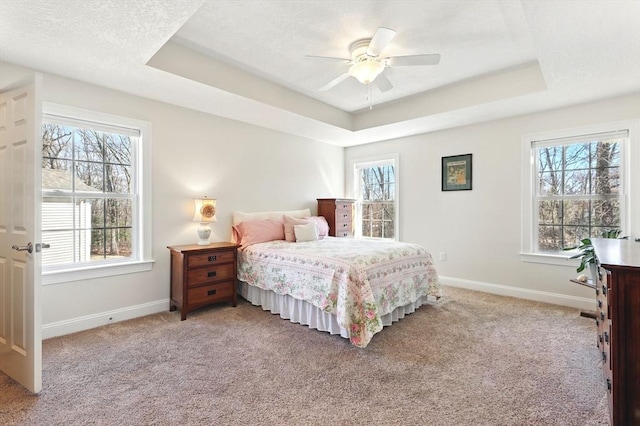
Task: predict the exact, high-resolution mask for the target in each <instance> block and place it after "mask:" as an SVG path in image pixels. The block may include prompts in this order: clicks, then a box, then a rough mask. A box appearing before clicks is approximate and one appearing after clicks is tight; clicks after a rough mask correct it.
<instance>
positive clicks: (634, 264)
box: [592, 238, 640, 426]
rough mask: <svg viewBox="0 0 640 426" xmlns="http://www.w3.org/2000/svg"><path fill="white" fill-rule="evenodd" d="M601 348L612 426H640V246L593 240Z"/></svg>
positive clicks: (614, 240) (602, 239)
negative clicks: (596, 267)
mask: <svg viewBox="0 0 640 426" xmlns="http://www.w3.org/2000/svg"><path fill="white" fill-rule="evenodd" d="M592 244H593V247H594V249H595V252H596V256H597V258H598V262H599V269H598V270H599V274H598V275H599V277H598V279H597V282H596V298H597V300H596V323H597V325H598V341H597V343H598V347H599V348H600V351H601V355H602V369H603V375H604V380H605V382H606V386H607V388H606V389H607V395H608V397H609V416H610V422H611V425H613V426H618V425H620V426H627V425H640V243H639V242H634V241H629V240H617V239H606V238H594V239H592Z"/></svg>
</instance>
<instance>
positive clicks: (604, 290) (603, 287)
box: [602, 286, 607, 295]
mask: <svg viewBox="0 0 640 426" xmlns="http://www.w3.org/2000/svg"><path fill="white" fill-rule="evenodd" d="M602 294H604V295H606V294H607V286H602Z"/></svg>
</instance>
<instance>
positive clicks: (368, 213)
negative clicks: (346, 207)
mask: <svg viewBox="0 0 640 426" xmlns="http://www.w3.org/2000/svg"><path fill="white" fill-rule="evenodd" d="M396 164H397V161H396V160H395V159H391V160H381V161H373V162H363V163H355V166H354V169H355V185H354V188H355V193H356V212H357V213H356V217H357V225H356V235H357V236H360V237H368V238H385V239H394V240H395V239H397V238H398V197H397V185H398V176H397V169H396Z"/></svg>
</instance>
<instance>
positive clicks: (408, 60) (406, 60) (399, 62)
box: [387, 53, 440, 67]
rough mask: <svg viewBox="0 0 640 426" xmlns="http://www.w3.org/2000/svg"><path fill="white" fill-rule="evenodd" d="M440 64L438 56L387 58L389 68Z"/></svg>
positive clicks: (437, 54) (435, 54)
mask: <svg viewBox="0 0 640 426" xmlns="http://www.w3.org/2000/svg"><path fill="white" fill-rule="evenodd" d="M439 62H440V54H439V53H433V54H427V55H408V56H392V57H390V58H387V65H389V66H390V67H406V66H412V65H437V64H438V63H439Z"/></svg>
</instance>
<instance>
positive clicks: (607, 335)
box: [604, 331, 609, 343]
mask: <svg viewBox="0 0 640 426" xmlns="http://www.w3.org/2000/svg"><path fill="white" fill-rule="evenodd" d="M604 341H605V342H607V343H609V333H608V332H606V331H605V332H604Z"/></svg>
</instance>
